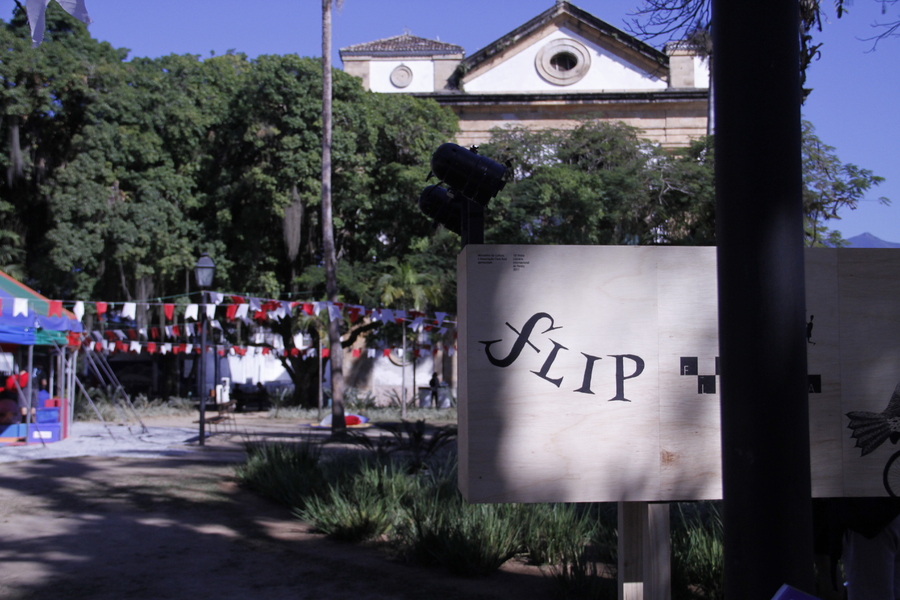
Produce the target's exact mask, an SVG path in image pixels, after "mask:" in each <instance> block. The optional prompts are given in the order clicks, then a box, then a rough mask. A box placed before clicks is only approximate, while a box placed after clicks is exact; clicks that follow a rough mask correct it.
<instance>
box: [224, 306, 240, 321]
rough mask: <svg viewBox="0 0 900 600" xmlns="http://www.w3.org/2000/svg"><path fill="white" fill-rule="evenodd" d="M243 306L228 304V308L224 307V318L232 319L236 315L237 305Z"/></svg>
mask: <svg viewBox="0 0 900 600" xmlns="http://www.w3.org/2000/svg"><path fill="white" fill-rule="evenodd" d="M240 306H244V305H243V304H229V305H228V308H226V309H225V318H226V319H228V320H229V321H234V317H235V315H237V310H238V307H240Z"/></svg>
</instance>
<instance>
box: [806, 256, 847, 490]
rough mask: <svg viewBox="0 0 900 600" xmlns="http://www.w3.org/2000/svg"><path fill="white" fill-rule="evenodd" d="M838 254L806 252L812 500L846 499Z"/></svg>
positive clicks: (807, 358)
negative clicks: (842, 450) (843, 462)
mask: <svg viewBox="0 0 900 600" xmlns="http://www.w3.org/2000/svg"><path fill="white" fill-rule="evenodd" d="M837 257H838V250H837V249H832V248H811V249H807V250H806V255H805V258H806V265H805V267H806V321H807V344H806V360H807V373H809V376H810V381H809V385H810V388H809V422H810V428H809V441H810V468H811V475H812V481H813V484H812V485H813V495H814V496H818V497H828V496H833V497H838V496H842V495H843V475H842V469H841V468H840V466H839V465H840V462H841V436H842V435H843V431H842V430H841V366H840V341H841V337H840V311H839V291H838V276H837Z"/></svg>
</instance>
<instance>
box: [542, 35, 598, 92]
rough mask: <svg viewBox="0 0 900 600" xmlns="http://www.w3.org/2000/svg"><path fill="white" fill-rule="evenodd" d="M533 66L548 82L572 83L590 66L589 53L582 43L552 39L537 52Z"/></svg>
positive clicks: (585, 72) (583, 74) (579, 78)
mask: <svg viewBox="0 0 900 600" xmlns="http://www.w3.org/2000/svg"><path fill="white" fill-rule="evenodd" d="M535 67H536V68H537V70H538V73H539V74H540V75H541V77H543V78H544V79H545V80H547V81H549V82H550V83H553V84H556V85H572V84H573V83H575V82H576V81H580V80H581V79H582V78H583V77H584V76H585V75H586V74H587V72H588V69H590V68H591V55H590V54H589V53H588V49H587V48H586V47H585V46H584V44H582V43H581V42H578V41H576V40H573V39H558V40H553V41H551V42H549V43H548V44H547V45H545V46H544V47H543V48H541V51H540V52H538V55H537V57H536V58H535Z"/></svg>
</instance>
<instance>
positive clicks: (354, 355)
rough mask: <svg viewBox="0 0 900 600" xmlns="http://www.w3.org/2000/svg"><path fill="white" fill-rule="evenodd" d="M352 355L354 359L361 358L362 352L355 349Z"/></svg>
mask: <svg viewBox="0 0 900 600" xmlns="http://www.w3.org/2000/svg"><path fill="white" fill-rule="evenodd" d="M352 354H353V358H359V355H360V354H362V352H361V351H360V349H359V348H354V349H353V352H352Z"/></svg>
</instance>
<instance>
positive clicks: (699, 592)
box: [672, 502, 725, 600]
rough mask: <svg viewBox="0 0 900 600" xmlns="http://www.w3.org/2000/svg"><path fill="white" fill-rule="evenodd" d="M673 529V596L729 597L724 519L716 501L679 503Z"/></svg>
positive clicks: (691, 597)
mask: <svg viewBox="0 0 900 600" xmlns="http://www.w3.org/2000/svg"><path fill="white" fill-rule="evenodd" d="M677 507H678V508H677V511H676V515H675V519H674V521H675V522H674V524H673V527H672V596H673V598H676V599H679V600H680V599H685V600H688V599H693V598H703V599H705V600H706V599H719V598H724V597H725V588H724V573H725V563H724V551H723V544H722V530H723V527H722V517H721V515H720V513H719V510H718V506H717V505H716V504H715V503H712V502H698V503H691V504H687V503H685V504H678V505H677Z"/></svg>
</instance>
